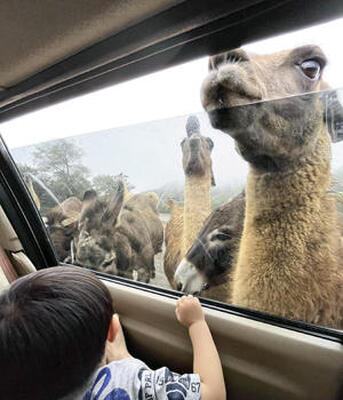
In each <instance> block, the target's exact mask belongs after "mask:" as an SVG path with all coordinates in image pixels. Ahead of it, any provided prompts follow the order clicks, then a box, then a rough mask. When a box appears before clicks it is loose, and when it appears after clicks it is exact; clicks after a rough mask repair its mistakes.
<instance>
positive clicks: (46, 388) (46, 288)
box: [0, 267, 226, 400]
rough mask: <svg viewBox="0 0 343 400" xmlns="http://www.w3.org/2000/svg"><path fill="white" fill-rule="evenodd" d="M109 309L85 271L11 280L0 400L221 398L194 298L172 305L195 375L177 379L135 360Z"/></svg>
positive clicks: (0, 301) (213, 355) (0, 332)
mask: <svg viewBox="0 0 343 400" xmlns="http://www.w3.org/2000/svg"><path fill="white" fill-rule="evenodd" d="M113 313H114V310H113V305H112V299H111V296H110V293H109V291H108V289H107V288H106V286H105V285H104V284H103V283H102V282H101V281H100V280H99V279H98V278H97V277H96V276H95V275H94V274H93V273H91V272H90V271H88V270H86V269H82V268H77V267H55V268H49V269H45V270H41V271H38V272H34V273H32V274H29V275H27V276H25V277H23V278H20V279H18V280H17V281H15V282H14V283H13V284H12V285H11V286H10V287H9V288H8V289H6V290H5V291H4V292H2V294H1V295H0V371H1V373H0V388H1V395H0V397H1V399H5V400H24V399H25V400H31V399H32V400H54V399H56V400H62V399H63V400H92V399H94V400H130V399H131V400H135V399H137V400H140V399H142V400H144V399H151V400H152V399H167V400H186V399H200V398H201V399H202V400H208V399H218V400H221V399H223V400H224V399H225V398H226V395H225V384H224V379H223V372H222V368H221V364H220V360H219V357H218V353H217V350H216V347H215V344H214V342H213V339H212V337H211V333H210V331H209V328H208V326H207V324H206V322H205V319H204V314H203V311H202V308H201V306H200V303H199V301H198V299H195V298H193V297H190V296H189V297H182V298H181V299H180V300H179V301H178V302H177V307H176V316H177V319H178V321H179V322H180V323H181V324H182V325H184V326H186V327H187V328H188V331H189V335H190V338H191V341H192V344H193V351H194V367H193V369H194V374H185V375H182V376H181V375H178V374H175V373H173V372H170V371H169V370H168V368H166V367H163V368H160V369H158V370H156V371H152V370H150V369H149V368H148V367H147V366H146V364H144V363H143V362H142V361H139V360H137V359H135V358H133V357H132V356H131V355H130V354H129V353H128V351H127V349H126V344H125V339H124V336H123V333H122V330H121V326H120V323H119V319H118V317H117V316H116V315H113ZM106 363H107V364H106Z"/></svg>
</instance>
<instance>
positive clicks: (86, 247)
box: [75, 185, 124, 274]
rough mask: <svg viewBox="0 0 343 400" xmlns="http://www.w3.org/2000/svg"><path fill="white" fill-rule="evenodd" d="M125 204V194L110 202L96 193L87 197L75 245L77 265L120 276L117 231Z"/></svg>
mask: <svg viewBox="0 0 343 400" xmlns="http://www.w3.org/2000/svg"><path fill="white" fill-rule="evenodd" d="M123 200H124V190H123V187H122V185H119V189H118V192H117V193H116V195H115V196H114V197H113V198H111V199H104V198H98V196H97V194H96V192H95V191H94V190H88V191H86V193H85V194H84V197H83V202H82V209H81V214H80V218H79V236H78V240H77V241H76V243H75V247H76V254H75V258H76V263H77V264H80V265H83V266H87V267H90V268H93V269H96V270H98V271H102V272H107V273H111V274H116V273H117V265H116V261H117V260H116V252H115V249H114V240H113V236H114V231H115V227H116V224H117V221H118V216H119V213H120V210H121V208H122V204H123Z"/></svg>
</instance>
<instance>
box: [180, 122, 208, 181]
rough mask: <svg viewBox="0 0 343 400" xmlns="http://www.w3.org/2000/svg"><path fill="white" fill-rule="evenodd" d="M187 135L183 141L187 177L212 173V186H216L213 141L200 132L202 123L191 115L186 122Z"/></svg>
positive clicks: (183, 158)
mask: <svg viewBox="0 0 343 400" xmlns="http://www.w3.org/2000/svg"><path fill="white" fill-rule="evenodd" d="M186 132H187V137H185V138H184V139H183V140H182V142H181V148H182V155H183V156H182V164H183V170H184V171H185V175H186V177H193V176H197V177H203V176H205V175H207V174H210V177H211V183H212V186H215V181H214V176H213V171H212V160H211V153H212V149H213V141H212V140H211V139H210V138H209V137H205V136H202V135H201V133H200V123H199V120H198V118H197V117H196V116H194V115H191V116H189V117H188V119H187V123H186Z"/></svg>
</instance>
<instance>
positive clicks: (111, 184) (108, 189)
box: [92, 173, 134, 196]
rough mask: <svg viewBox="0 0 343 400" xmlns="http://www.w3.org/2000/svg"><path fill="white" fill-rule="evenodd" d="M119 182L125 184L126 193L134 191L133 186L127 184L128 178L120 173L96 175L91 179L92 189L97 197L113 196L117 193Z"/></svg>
mask: <svg viewBox="0 0 343 400" xmlns="http://www.w3.org/2000/svg"><path fill="white" fill-rule="evenodd" d="M119 180H122V181H124V182H125V183H126V187H127V190H128V191H131V190H132V189H134V186H133V185H131V184H130V183H129V182H128V176H127V175H124V174H122V173H121V174H118V175H96V176H95V177H94V178H93V179H92V183H93V189H95V190H96V192H97V193H98V194H99V195H104V196H113V195H115V194H116V193H117V190H118V182H119Z"/></svg>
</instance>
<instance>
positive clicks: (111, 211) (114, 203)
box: [101, 180, 124, 226]
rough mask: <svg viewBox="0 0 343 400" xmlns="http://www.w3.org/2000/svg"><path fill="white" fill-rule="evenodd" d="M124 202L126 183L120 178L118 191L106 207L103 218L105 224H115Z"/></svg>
mask: <svg viewBox="0 0 343 400" xmlns="http://www.w3.org/2000/svg"><path fill="white" fill-rule="evenodd" d="M123 202H124V185H123V182H122V181H121V180H120V181H118V189H117V193H116V194H115V196H114V197H113V199H112V200H111V201H110V203H109V204H108V206H107V207H106V209H105V211H104V214H103V216H102V218H101V220H102V223H103V224H104V225H107V226H108V225H111V226H115V225H116V223H117V220H118V216H119V213H120V210H121V208H122V206H123Z"/></svg>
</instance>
